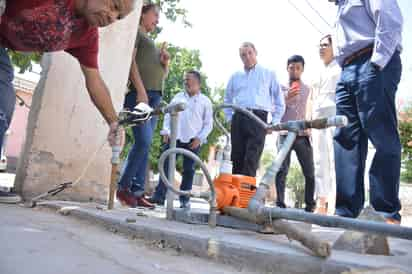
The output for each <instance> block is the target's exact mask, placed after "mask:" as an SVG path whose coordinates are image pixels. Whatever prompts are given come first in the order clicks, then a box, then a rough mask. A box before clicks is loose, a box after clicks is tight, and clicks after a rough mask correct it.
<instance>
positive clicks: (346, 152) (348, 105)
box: [334, 52, 402, 221]
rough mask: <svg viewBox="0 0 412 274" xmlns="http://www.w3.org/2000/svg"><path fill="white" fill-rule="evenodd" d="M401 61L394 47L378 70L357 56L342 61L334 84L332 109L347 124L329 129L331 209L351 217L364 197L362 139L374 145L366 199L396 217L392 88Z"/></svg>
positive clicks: (396, 144) (396, 163) (397, 152)
mask: <svg viewBox="0 0 412 274" xmlns="http://www.w3.org/2000/svg"><path fill="white" fill-rule="evenodd" d="M401 72H402V64H401V59H400V56H399V52H396V53H395V54H394V55H393V57H392V58H391V60H390V62H389V63H388V64H387V66H386V67H385V68H384V69H383V70H381V71H380V70H379V69H377V68H376V67H375V66H373V65H372V64H371V62H370V56H362V57H359V58H357V59H356V60H354V61H353V62H352V63H350V64H349V65H346V66H344V68H343V71H342V75H341V79H340V81H339V82H338V84H337V87H336V104H337V106H336V107H337V108H336V114H337V115H345V116H346V117H348V120H349V124H348V126H346V127H344V128H339V129H337V130H336V133H335V137H334V139H335V141H334V150H335V168H336V187H337V188H336V192H337V193H336V214H337V215H340V216H344V217H355V218H356V217H357V216H358V215H359V213H360V212H361V210H362V209H363V206H364V202H365V194H364V172H365V161H366V156H367V153H368V140H370V141H371V142H372V144H373V145H374V147H375V149H376V154H375V156H374V158H373V162H372V165H371V168H370V171H369V182H370V201H371V204H372V206H373V207H374V209H375V210H376V211H378V212H381V213H382V214H383V215H384V216H385V217H390V218H394V219H396V220H399V221H400V219H401V216H400V214H399V210H400V209H401V204H400V201H399V198H398V194H399V177H400V165H401V144H400V139H399V134H398V122H397V116H396V107H395V94H396V90H397V87H398V84H399V81H400V78H401Z"/></svg>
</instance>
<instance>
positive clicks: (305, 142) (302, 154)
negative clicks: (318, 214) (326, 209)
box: [276, 135, 316, 211]
mask: <svg viewBox="0 0 412 274" xmlns="http://www.w3.org/2000/svg"><path fill="white" fill-rule="evenodd" d="M285 140H286V136H284V135H280V136H279V141H278V148H280V146H281V145H282V144H283V143H284V142H285ZM292 150H294V151H295V153H296V156H297V158H298V161H299V164H300V166H301V168H302V171H303V176H304V177H305V204H306V208H305V210H306V211H313V210H314V209H315V206H316V202H315V200H314V195H315V168H314V164H313V150H312V145H311V144H310V141H309V137H307V136H298V137H297V138H296V140H295V142H294V143H293V146H292V148H291V150H290V151H289V153H288V155H287V156H286V158H285V161H283V163H282V166H281V167H280V170H279V172H278V174H277V175H276V192H277V201H276V205H277V206H278V207H282V208H285V207H286V205H285V185H286V177H287V175H288V172H289V166H290V154H291V152H292Z"/></svg>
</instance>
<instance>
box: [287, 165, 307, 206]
mask: <svg viewBox="0 0 412 274" xmlns="http://www.w3.org/2000/svg"><path fill="white" fill-rule="evenodd" d="M286 185H287V187H288V188H290V189H291V190H292V193H293V199H294V200H295V207H296V208H302V206H303V203H304V201H305V177H304V176H303V174H302V171H301V169H300V166H299V165H298V164H294V163H292V164H291V165H290V168H289V173H288V177H287V181H286Z"/></svg>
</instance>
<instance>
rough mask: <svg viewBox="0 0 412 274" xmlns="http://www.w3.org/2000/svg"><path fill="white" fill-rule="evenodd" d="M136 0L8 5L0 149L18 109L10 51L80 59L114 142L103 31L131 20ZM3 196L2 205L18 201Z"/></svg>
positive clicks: (0, 37)
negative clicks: (101, 63)
mask: <svg viewBox="0 0 412 274" xmlns="http://www.w3.org/2000/svg"><path fill="white" fill-rule="evenodd" d="M136 2H137V1H136V0H37V1H33V0H19V1H15V0H8V1H6V2H4V1H3V4H4V3H6V9H5V10H4V13H3V14H2V15H1V21H0V149H1V145H2V143H3V137H4V134H5V132H6V130H7V128H8V127H9V124H10V121H11V118H12V115H13V111H14V105H15V93H14V89H13V84H12V81H13V77H14V74H13V66H12V65H11V62H10V59H9V56H8V54H7V51H6V48H8V49H12V50H18V51H39V52H49V51H60V50H64V51H66V52H68V53H70V54H71V55H73V56H74V57H75V58H76V59H77V60H79V62H80V65H81V68H82V71H83V74H84V76H85V80H86V87H87V90H88V92H89V94H90V97H91V98H92V101H93V103H94V104H95V105H96V107H97V108H98V110H99V111H100V113H101V114H102V115H103V117H104V118H105V120H106V121H107V123H108V124H109V127H110V130H109V141H110V143H111V144H113V142H114V134H115V133H116V132H115V131H116V128H117V115H116V112H115V109H114V107H113V104H112V100H111V98H110V93H109V91H108V89H107V87H106V85H105V83H104V82H103V80H102V78H101V75H100V72H99V70H98V64H97V55H98V31H97V28H98V27H105V26H107V25H109V24H111V23H113V22H115V21H116V20H119V19H121V18H123V17H125V16H126V15H128V14H129V13H130V12H131V11H132V9H133V8H134V6H135V4H136ZM18 201H19V198H18V196H16V195H14V194H10V193H5V192H2V191H0V202H18Z"/></svg>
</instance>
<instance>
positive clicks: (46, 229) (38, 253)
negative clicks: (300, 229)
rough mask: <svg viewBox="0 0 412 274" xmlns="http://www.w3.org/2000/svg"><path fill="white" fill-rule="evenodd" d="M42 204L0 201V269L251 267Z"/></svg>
mask: <svg viewBox="0 0 412 274" xmlns="http://www.w3.org/2000/svg"><path fill="white" fill-rule="evenodd" d="M252 272H253V271H248V270H245V269H243V270H241V269H236V267H233V266H229V265H224V264H220V263H218V262H213V261H208V260H205V259H201V258H197V257H192V256H189V255H183V254H181V253H180V252H179V251H177V250H170V249H164V248H161V247H160V246H159V244H158V243H156V242H153V243H147V242H143V241H141V240H136V239H128V238H127V237H125V236H122V235H118V234H115V233H113V232H110V231H108V230H106V229H104V228H101V227H99V226H97V225H94V224H90V223H87V222H84V221H80V220H76V219H74V218H72V217H64V216H61V215H59V214H57V213H55V212H52V211H49V210H44V209H43V210H41V209H26V208H22V207H20V206H17V205H2V204H0V274H56V273H59V274H94V273H95V274H138V273H142V274H143V273H144V274H152V273H191V274H192V273H212V274H213V273H216V274H217V273H228V274H231V273H252Z"/></svg>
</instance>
